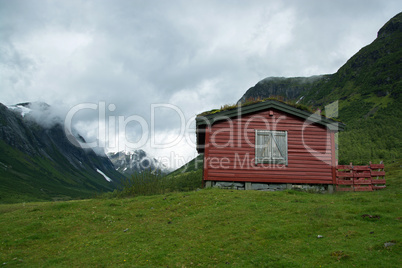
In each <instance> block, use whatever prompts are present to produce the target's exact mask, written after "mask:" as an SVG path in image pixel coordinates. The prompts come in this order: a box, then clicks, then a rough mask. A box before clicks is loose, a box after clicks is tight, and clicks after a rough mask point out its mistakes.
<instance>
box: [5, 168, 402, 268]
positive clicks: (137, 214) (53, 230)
mask: <svg viewBox="0 0 402 268" xmlns="http://www.w3.org/2000/svg"><path fill="white" fill-rule="evenodd" d="M399 166H400V164H395V165H394V169H392V170H390V171H388V172H387V179H388V181H387V185H388V187H387V188H386V189H384V190H381V191H376V192H356V193H335V194H332V195H329V194H313V193H305V192H296V191H283V192H259V191H237V190H219V189H204V190H198V191H191V192H180V193H166V194H162V195H152V196H138V197H132V198H107V199H90V200H80V201H68V202H41V203H21V204H12V205H0V234H1V236H0V265H3V266H5V267H7V266H17V265H20V266H26V267H55V266H56V267H82V266H86V267H88V266H98V267H103V266H105V267H106V266H128V267H130V266H135V267H141V266H143V267H192V266H203V267H204V266H213V267H215V266H218V267H220V266H238V267H338V266H339V267H400V265H401V263H402V260H401V256H402V246H401V241H402V234H401V226H402V225H401V216H402V215H401V214H402V213H401V205H402V204H401V183H402V170H401V169H400V168H399ZM365 214H367V215H371V216H372V218H370V217H369V216H366V217H362V215H365ZM318 236H322V238H318ZM387 242H390V244H389V245H391V246H388V247H385V246H384V243H387ZM392 244H393V245H392Z"/></svg>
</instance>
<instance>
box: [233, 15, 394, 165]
mask: <svg viewBox="0 0 402 268" xmlns="http://www.w3.org/2000/svg"><path fill="white" fill-rule="evenodd" d="M401 59H402V13H400V14H398V15H396V16H395V17H394V18H392V19H391V20H390V21H389V22H387V23H386V24H385V25H384V26H383V27H382V28H381V29H380V31H379V32H378V37H377V38H376V39H375V40H374V41H373V42H372V43H371V44H370V45H368V46H366V47H364V48H362V49H361V50H360V51H359V52H358V53H356V54H355V55H354V56H353V57H352V58H351V59H349V60H348V61H347V62H346V64H345V65H343V66H342V67H341V68H340V69H339V70H338V71H337V72H336V73H335V74H328V75H323V76H313V77H297V78H277V77H276V78H275V77H271V78H267V79H264V80H262V81H260V82H259V83H257V84H256V85H255V86H254V87H252V88H250V89H249V90H248V91H247V92H246V93H245V94H244V96H243V97H242V98H241V99H240V101H241V102H244V101H246V100H247V99H249V98H267V97H272V96H280V97H283V98H285V99H287V100H293V101H299V102H300V103H302V104H305V105H308V106H312V107H313V108H315V109H321V110H324V109H325V106H326V105H328V104H331V103H333V102H335V101H338V105H339V113H338V119H340V120H341V121H342V122H344V123H345V124H346V129H345V131H344V132H342V133H340V136H339V150H340V154H339V157H340V162H341V163H349V162H351V161H353V163H355V164H359V163H367V162H368V161H375V162H378V161H380V160H385V161H387V162H391V161H395V159H401V158H402V136H401V135H400V133H402V123H401V120H400V118H401V116H402V105H401V103H402V94H401V93H402V83H401V71H400V70H401V69H402V61H401Z"/></svg>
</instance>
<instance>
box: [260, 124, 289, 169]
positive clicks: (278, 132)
mask: <svg viewBox="0 0 402 268" xmlns="http://www.w3.org/2000/svg"><path fill="white" fill-rule="evenodd" d="M259 136H271V137H272V140H271V142H270V144H269V145H268V146H269V147H270V148H269V151H270V156H269V157H259V156H258V149H260V148H264V147H259V145H258V144H257V143H258V137H259ZM278 136H284V137H285V143H284V145H283V146H284V148H283V149H284V150H281V149H282V148H279V147H280V146H279V145H278V141H277V140H276V139H275V138H276V137H278ZM274 143H275V145H276V148H278V151H279V153H280V155H281V156H282V157H281V158H274V154H273V146H272V145H273V144H274ZM268 146H266V147H268ZM254 147H255V164H256V165H257V164H267V163H268V164H284V165H285V166H288V132H287V131H284V130H262V129H255V144H254ZM283 155H284V156H283Z"/></svg>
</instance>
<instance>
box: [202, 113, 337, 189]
mask: <svg viewBox="0 0 402 268" xmlns="http://www.w3.org/2000/svg"><path fill="white" fill-rule="evenodd" d="M270 111H273V116H270V115H269V112H270ZM255 130H274V131H287V142H288V145H287V148H288V165H287V166H286V165H284V164H268V163H264V164H255V135H256V134H255ZM205 137H206V139H205V146H206V147H205V151H204V152H205V153H204V180H212V181H241V182H272V183H308V184H334V183H336V172H335V166H336V160H335V144H334V132H331V131H329V130H327V128H326V127H325V126H322V125H316V124H309V123H306V121H305V120H304V119H302V118H298V117H296V116H294V115H291V114H287V113H285V112H283V111H280V110H276V109H269V110H266V111H262V112H258V113H253V114H247V115H245V116H242V117H241V118H231V119H228V120H223V121H218V122H216V123H214V124H213V125H212V126H211V127H210V131H208V130H207V131H206V135H205Z"/></svg>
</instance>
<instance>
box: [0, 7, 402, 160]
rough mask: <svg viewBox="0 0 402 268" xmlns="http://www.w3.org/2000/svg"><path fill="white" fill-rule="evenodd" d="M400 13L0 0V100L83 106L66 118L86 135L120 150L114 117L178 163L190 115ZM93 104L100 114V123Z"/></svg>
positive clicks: (338, 54) (315, 71)
mask: <svg viewBox="0 0 402 268" xmlns="http://www.w3.org/2000/svg"><path fill="white" fill-rule="evenodd" d="M401 11H402V2H401V1H400V0H395V1H392V0H391V1H387V0H378V1H370V0H359V1H353V0H346V1H333V0H329V1H325V0H317V1H312V0H311V1H307V0H303V1H299V0H295V1H270V0H262V1H252V0H251V1H249V0H247V1H246V0H244V1H223V0H215V1H205V0H202V1H201V0H200V1H174V0H169V1H162V0H160V1H134V0H132V1H131V0H127V1H123V0H113V1H112V0H110V1H106V0H105V1H100V0H96V1H95V0H94V1H83V0H82V1H75V0H65V1H62V0H60V1H42V0H35V1H33V0H25V1H21V0H12V1H11V0H0V102H1V103H3V104H15V103H18V102H25V101H43V102H46V103H48V104H50V105H52V106H53V107H60V109H62V110H64V111H65V112H66V111H68V110H69V109H71V108H73V107H77V105H79V104H85V103H91V104H95V105H96V108H97V109H90V108H88V107H87V106H85V105H84V106H82V107H87V109H86V110H85V111H80V110H78V112H77V113H76V114H74V118H75V122H76V124H75V127H77V128H79V131H80V132H82V133H83V135H84V136H85V137H86V138H87V139H89V140H91V139H95V137H100V138H103V139H104V142H105V141H106V142H105V145H106V148H107V149H108V150H110V151H117V150H118V149H124V148H122V143H121V142H120V143H119V145H120V148H117V147H118V146H117V145H116V143H117V142H115V141H117V139H116V138H115V137H114V133H112V132H115V133H117V131H115V130H114V127H117V128H118V127H119V120H118V118H119V117H120V118H121V119H122V120H125V123H126V125H127V133H120V134H119V135H116V136H120V137H121V138H122V137H123V136H124V137H123V138H126V140H128V141H130V142H131V143H130V144H131V145H133V144H134V145H139V146H138V147H141V148H143V149H144V150H146V151H148V152H150V153H152V154H154V155H156V156H158V157H162V156H163V157H166V156H172V155H171V152H174V154H175V157H178V156H182V157H184V158H186V160H189V159H190V158H191V157H194V156H195V155H196V152H195V148H194V146H193V145H191V144H188V142H186V140H185V139H180V138H179V139H177V144H174V143H173V141H174V140H176V137H177V135H178V133H179V132H180V127H181V126H182V124H183V125H185V124H187V123H188V122H192V121H193V120H194V118H193V116H194V115H196V114H197V113H200V112H202V111H205V110H210V109H213V108H219V107H220V106H221V105H224V104H232V103H236V102H237V100H238V99H240V97H241V96H242V95H243V94H244V93H245V91H246V90H247V89H248V88H250V87H252V86H254V85H255V84H256V83H257V82H258V81H260V80H261V79H263V78H265V77H269V76H284V77H291V76H311V75H319V74H327V73H334V72H336V71H337V70H338V69H339V68H340V67H341V66H342V65H343V64H344V63H345V62H346V61H347V60H348V59H349V58H350V57H351V56H352V55H353V54H355V53H356V52H357V51H359V49H361V48H362V47H363V46H366V45H368V44H370V43H371V42H372V41H373V40H374V39H375V38H376V35H377V31H378V30H379V29H380V28H381V27H382V26H383V25H384V24H385V23H386V22H387V21H388V20H389V19H390V18H391V17H393V16H394V15H396V14H397V13H399V12H401ZM152 104H154V105H155V104H158V105H164V107H163V108H162V107H161V106H158V105H157V106H152ZM168 105H169V106H168ZM102 107H105V111H106V119H109V116H112V120H111V121H109V120H106V121H105V124H103V125H102V124H99V123H98V121H99V120H96V119H97V118H98V117H99V111H100V112H101V114H102ZM152 107H153V108H154V109H153V111H154V112H153V113H152ZM152 114H154V115H155V120H154V123H155V124H154V127H153V128H152V127H151V123H152V120H151V118H152V117H151V115H152ZM70 115H71V114H70ZM130 116H131V117H130ZM113 118H115V120H114V119H113ZM140 118H143V119H144V121H145V122H146V123H145V124H144V121H142V120H141V119H140ZM182 121H184V122H182ZM113 122H116V123H115V124H113ZM128 122H130V123H128ZM122 123H123V122H120V126H121V125H122ZM99 125H100V127H99ZM105 125H106V135H104V134H102V133H104V132H105V128H104V127H105ZM109 126H110V128H109ZM191 127H194V126H193V125H192V126H190V128H191ZM144 128H145V129H144ZM107 129H110V130H109V131H107ZM111 129H113V131H112V130H111ZM101 132H102V133H101ZM100 133H101V135H100ZM190 133H193V132H191V130H190ZM109 134H110V135H109ZM108 136H110V137H111V141H109V142H107V141H108V140H107V137H108ZM143 136H146V137H147V139H142V137H143ZM190 136H191V137H190V138H192V139H193V141H194V134H191V135H190ZM152 137H153V138H154V141H155V142H156V143H157V144H168V143H171V144H170V145H172V146H170V145H169V146H165V147H166V148H155V147H157V146H151V145H150V141H151V139H150V138H152ZM143 141H145V143H144V145H142V143H143ZM113 143H114V144H113ZM101 145H102V144H101ZM140 145H141V146H140ZM123 147H124V146H123ZM134 147H135V146H134ZM131 149H132V148H131ZM176 162H177V161H176ZM168 164H169V165H170V166H177V165H179V164H178V163H173V162H172V163H168ZM181 164H183V163H181Z"/></svg>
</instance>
